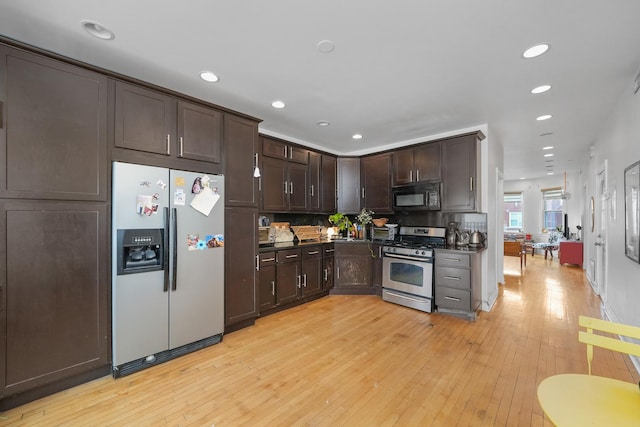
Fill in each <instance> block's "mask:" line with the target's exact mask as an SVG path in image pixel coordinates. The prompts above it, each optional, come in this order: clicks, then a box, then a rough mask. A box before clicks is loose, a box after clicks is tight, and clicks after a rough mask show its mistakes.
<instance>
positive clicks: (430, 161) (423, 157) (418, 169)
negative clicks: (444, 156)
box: [413, 142, 440, 182]
mask: <svg viewBox="0 0 640 427" xmlns="http://www.w3.org/2000/svg"><path fill="white" fill-rule="evenodd" d="M413 167H414V169H415V180H416V181H417V182H429V181H431V182H434V181H435V182H438V181H440V143H439V142H432V143H429V144H424V145H420V146H418V147H415V148H414V149H413Z"/></svg>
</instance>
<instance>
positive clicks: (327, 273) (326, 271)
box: [324, 268, 329, 282]
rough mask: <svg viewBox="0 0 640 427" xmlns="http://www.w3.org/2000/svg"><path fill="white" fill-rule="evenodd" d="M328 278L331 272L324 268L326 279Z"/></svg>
mask: <svg viewBox="0 0 640 427" xmlns="http://www.w3.org/2000/svg"><path fill="white" fill-rule="evenodd" d="M327 280H329V272H328V269H326V268H325V269H324V281H325V282H326V281H327Z"/></svg>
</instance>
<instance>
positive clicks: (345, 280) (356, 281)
mask: <svg viewBox="0 0 640 427" xmlns="http://www.w3.org/2000/svg"><path fill="white" fill-rule="evenodd" d="M334 258H335V269H334V274H335V276H334V287H333V290H332V291H331V293H332V294H372V293H374V287H373V261H374V257H373V254H372V247H371V243H369V242H340V243H335V252H334Z"/></svg>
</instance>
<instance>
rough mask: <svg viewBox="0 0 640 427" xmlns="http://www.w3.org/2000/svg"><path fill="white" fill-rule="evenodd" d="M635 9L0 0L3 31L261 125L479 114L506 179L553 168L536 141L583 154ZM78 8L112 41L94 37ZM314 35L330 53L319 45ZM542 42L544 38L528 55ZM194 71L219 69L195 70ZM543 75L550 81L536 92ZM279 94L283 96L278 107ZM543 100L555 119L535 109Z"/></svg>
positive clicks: (466, 123) (632, 56)
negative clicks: (501, 157) (209, 78)
mask: <svg viewBox="0 0 640 427" xmlns="http://www.w3.org/2000/svg"><path fill="white" fill-rule="evenodd" d="M638 17H640V1H638V0H615V1H604V0H538V1H509V0H484V1H478V0H400V1H390V0H340V1H338V0H325V1H323V2H312V1H308V0H307V1H305V0H273V1H264V0H244V1H230V0H228V1H214V0H189V1H182V2H178V1H159V0H136V1H130V0H110V1H103V0H59V1H42V0H21V1H16V0H0V34H2V35H4V36H6V37H9V38H12V39H15V40H18V41H21V42H25V43H28V44H31V45H35V46H38V47H41V48H44V49H47V50H50V51H53V52H56V53H59V54H62V55H64V56H67V57H71V58H74V59H77V60H80V61H84V62H86V63H89V64H93V65H96V66H99V67H102V68H104V69H107V70H111V71H115V72H118V73H121V74H124V75H128V76H131V77H134V78H138V79H141V80H144V81H148V82H151V83H154V84H157V85H160V86H163V87H166V88H169V89H173V90H176V91H179V92H182V93H185V94H188V95H191V96H194V97H197V98H200V99H203V100H207V101H210V102H213V103H215V104H218V105H221V106H223V107H227V108H230V109H234V110H237V111H239V112H242V113H245V114H249V115H252V116H255V117H258V118H260V119H263V122H262V123H261V125H260V130H261V131H262V132H265V133H268V134H271V135H276V136H281V137H284V138H287V139H290V140H292V141H297V142H301V143H303V144H306V145H309V146H311V147H314V148H322V149H325V150H327V151H330V152H333V153H336V154H364V153H368V152H373V151H377V150H380V149H382V148H389V147H394V146H399V145H404V144H406V143H408V142H418V141H423V140H428V139H431V138H433V137H434V136H436V135H441V134H446V133H449V132H452V131H457V130H468V129H473V128H478V127H479V126H482V125H485V124H486V125H487V126H488V131H489V136H490V139H489V141H490V143H491V141H497V142H500V143H502V144H503V146H504V153H505V164H504V176H505V179H517V178H520V177H527V178H535V177H540V176H543V175H546V169H545V164H546V163H545V161H544V158H543V157H542V150H541V148H542V147H543V146H545V145H553V146H555V149H554V150H553V152H554V153H555V156H554V158H553V159H554V161H553V164H554V165H555V166H554V170H555V172H556V174H561V173H563V172H565V171H575V170H576V169H578V168H579V167H580V163H581V162H582V161H583V160H584V159H585V158H586V155H587V152H588V147H589V145H590V144H591V143H592V142H593V141H594V139H595V136H596V135H597V134H598V132H599V131H600V128H601V126H602V123H603V121H604V120H605V119H606V118H607V116H608V115H609V114H610V112H611V111H612V109H613V107H614V105H615V103H616V101H617V100H618V99H619V98H620V96H621V94H622V93H623V91H632V90H633V81H634V78H635V75H636V74H637V73H638V71H639V70H640V48H639V46H640V45H639V41H640V25H639V24H638V23H637V22H636V20H637V18H638ZM83 20H94V21H97V22H99V23H101V24H102V25H104V26H105V27H108V28H109V29H111V30H112V31H113V32H114V33H115V39H114V40H111V41H103V40H99V39H97V38H94V37H91V36H90V35H88V34H87V33H86V32H84V31H83V29H82V28H81V25H80V22H81V21H83ZM322 40H331V41H333V42H334V44H335V49H334V51H333V52H331V53H321V52H320V51H319V50H318V49H317V45H318V43H319V42H321V41H322ZM539 42H548V43H550V44H551V49H550V50H549V51H548V52H547V53H546V54H544V55H542V56H540V57H538V58H534V59H523V58H522V56H521V55H522V52H523V51H524V50H525V49H526V48H528V47H530V46H532V45H534V44H536V43H539ZM202 70H211V71H213V72H215V73H216V74H217V75H218V76H219V77H220V81H219V82H217V83H214V84H211V83H206V82H204V81H202V80H201V79H200V78H199V76H198V74H199V72H200V71H202ZM541 84H550V85H552V89H551V90H550V91H549V92H547V93H544V94H539V95H532V94H530V90H531V89H532V88H534V87H536V86H538V85H541ZM275 99H281V100H283V101H284V102H286V104H287V106H286V108H284V109H282V110H276V109H274V108H272V107H271V102H272V101H273V100H275ZM542 114H552V115H553V118H552V119H550V120H547V121H545V122H537V121H536V120H535V118H536V117H537V116H540V115H542ZM320 120H327V121H329V122H330V123H331V125H330V126H328V127H320V126H317V124H316V123H317V122H318V121H320ZM546 132H552V133H553V134H552V135H549V136H540V135H541V134H542V133H546ZM354 133H361V134H363V135H364V139H362V140H360V141H354V140H352V138H351V136H352V135H353V134H354Z"/></svg>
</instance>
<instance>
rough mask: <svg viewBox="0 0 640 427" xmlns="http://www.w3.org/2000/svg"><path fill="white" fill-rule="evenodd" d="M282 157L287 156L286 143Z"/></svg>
mask: <svg viewBox="0 0 640 427" xmlns="http://www.w3.org/2000/svg"><path fill="white" fill-rule="evenodd" d="M284 158H285V159H286V158H287V146H286V145H285V146H284Z"/></svg>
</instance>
